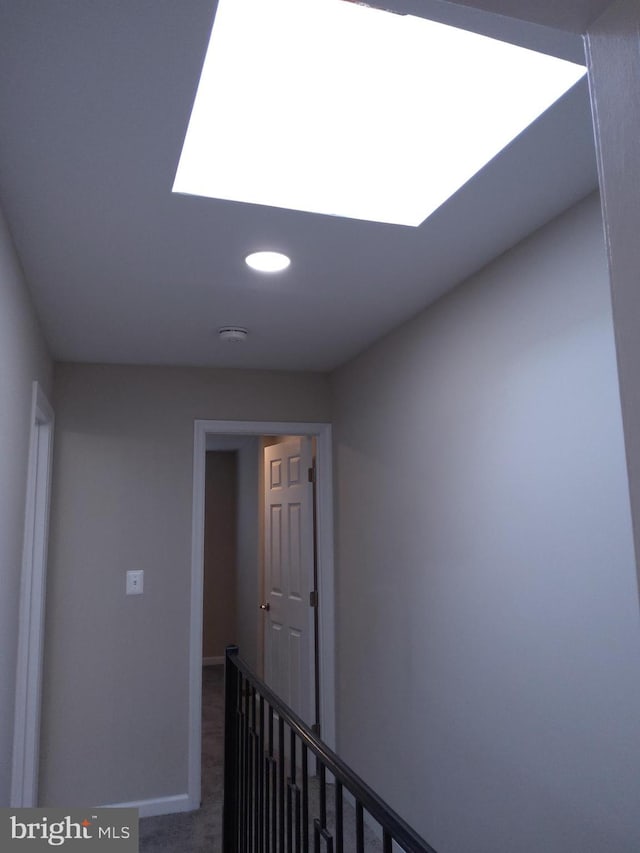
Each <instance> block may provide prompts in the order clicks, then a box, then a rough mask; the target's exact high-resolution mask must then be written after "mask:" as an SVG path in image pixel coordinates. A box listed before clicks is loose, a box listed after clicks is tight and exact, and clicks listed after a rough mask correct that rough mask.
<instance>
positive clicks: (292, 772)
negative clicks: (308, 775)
mask: <svg viewBox="0 0 640 853" xmlns="http://www.w3.org/2000/svg"><path fill="white" fill-rule="evenodd" d="M295 785H296V736H295V732H294V731H293V729H289V783H288V785H287V853H293V817H294V815H293V799H294V793H295Z"/></svg>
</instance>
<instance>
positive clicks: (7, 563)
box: [0, 209, 52, 807]
mask: <svg viewBox="0 0 640 853" xmlns="http://www.w3.org/2000/svg"><path fill="white" fill-rule="evenodd" d="M51 374H52V365H51V359H50V357H49V353H48V350H47V345H46V342H45V339H44V337H43V334H42V331H41V329H40V326H39V323H38V320H37V317H36V314H35V311H34V308H33V305H32V302H31V296H30V294H29V292H28V289H27V285H26V282H25V280H24V276H23V273H22V268H21V266H20V263H19V261H18V258H17V255H16V252H15V249H14V246H13V242H12V239H11V235H10V233H9V229H8V227H7V224H6V221H5V219H4V215H3V213H2V210H1V209H0V650H1V653H0V807H3V806H4V807H6V806H8V805H9V792H10V788H11V760H12V759H11V756H12V750H13V717H14V704H15V678H16V654H17V645H18V609H19V608H18V604H19V597H20V573H21V568H22V542H23V534H24V510H25V493H26V485H27V460H28V452H29V429H30V423H31V386H32V382H33V381H34V380H38V382H40V384H41V386H42V389H43V391H44V392H45V394H46V395H47V396H48V397H49V400H50V401H51ZM51 402H52V401H51Z"/></svg>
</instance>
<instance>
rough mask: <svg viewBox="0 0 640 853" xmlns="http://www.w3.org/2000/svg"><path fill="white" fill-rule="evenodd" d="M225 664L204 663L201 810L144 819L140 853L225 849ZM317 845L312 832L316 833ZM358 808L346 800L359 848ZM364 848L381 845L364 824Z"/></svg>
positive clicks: (351, 842) (347, 846)
mask: <svg viewBox="0 0 640 853" xmlns="http://www.w3.org/2000/svg"><path fill="white" fill-rule="evenodd" d="M223 696H224V668H223V667H222V666H208V667H204V669H203V675H202V808H200V809H199V810H198V811H196V812H187V813H184V814H174V815H163V816H161V817H149V818H143V819H141V821H140V853H223V851H222V781H223V777H222V767H223V758H224V754H223V753H224V702H223ZM327 788H328V790H327V823H328V826H329V829H333V825H334V807H333V806H334V791H333V787H332V786H330V785H329V786H327ZM318 799H319V797H318V788H317V782H316V780H311V783H310V806H311V810H312V811H313V812H314V813H315V814H317V810H318ZM311 848H312V849H313V835H312V836H311ZM355 849H356V842H355V811H354V809H353V808H352V807H351V806H350V805H349V804H348V803H347V802H345V803H344V850H345V853H351V851H355ZM365 849H366V851H367V853H378V851H381V850H382V845H381V843H380V841H379V840H378V838H377V837H376V836H375V835H374V833H373V832H371V830H370V829H369V827H368V826H366V825H365Z"/></svg>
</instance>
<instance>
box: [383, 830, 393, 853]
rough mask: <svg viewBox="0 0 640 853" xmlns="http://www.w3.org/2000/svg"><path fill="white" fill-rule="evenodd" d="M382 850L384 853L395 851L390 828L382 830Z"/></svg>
mask: <svg viewBox="0 0 640 853" xmlns="http://www.w3.org/2000/svg"><path fill="white" fill-rule="evenodd" d="M382 850H383V853H393V842H392V839H391V833H390V832H389V830H388V829H383V830H382Z"/></svg>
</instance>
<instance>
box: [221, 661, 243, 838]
mask: <svg viewBox="0 0 640 853" xmlns="http://www.w3.org/2000/svg"><path fill="white" fill-rule="evenodd" d="M237 656H238V647H237V646H227V648H226V649H225V662H224V805H223V812H222V849H223V850H224V853H238V820H239V815H238V802H237V798H238V717H237V713H236V708H237V701H238V670H237V669H236V665H235V660H234V658H236V657H237Z"/></svg>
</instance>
